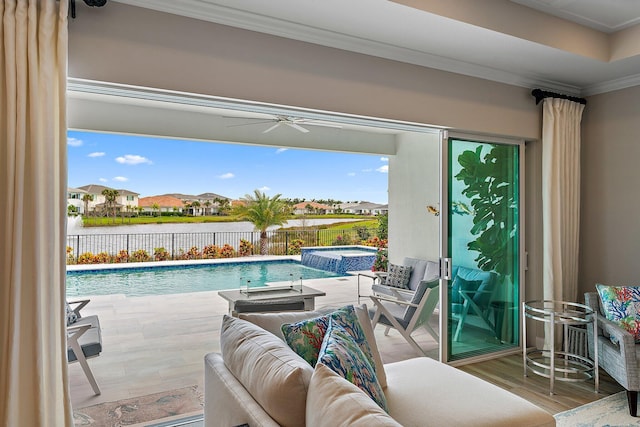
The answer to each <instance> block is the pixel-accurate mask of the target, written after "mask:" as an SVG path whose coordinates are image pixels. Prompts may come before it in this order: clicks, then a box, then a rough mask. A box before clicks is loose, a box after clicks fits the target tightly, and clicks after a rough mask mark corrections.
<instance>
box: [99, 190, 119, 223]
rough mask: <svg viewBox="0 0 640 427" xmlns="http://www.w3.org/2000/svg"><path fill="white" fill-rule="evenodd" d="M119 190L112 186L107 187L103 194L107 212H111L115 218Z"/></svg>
mask: <svg viewBox="0 0 640 427" xmlns="http://www.w3.org/2000/svg"><path fill="white" fill-rule="evenodd" d="M119 194H120V193H118V190H114V189H112V188H105V189H104V190H102V195H103V196H104V208H105V211H106V212H107V215H108V214H109V212H111V215H112V216H113V218H114V219H115V217H116V199H117V198H118V195H119Z"/></svg>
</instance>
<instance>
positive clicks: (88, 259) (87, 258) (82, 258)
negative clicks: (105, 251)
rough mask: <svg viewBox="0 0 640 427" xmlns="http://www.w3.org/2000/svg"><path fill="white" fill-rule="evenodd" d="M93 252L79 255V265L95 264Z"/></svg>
mask: <svg viewBox="0 0 640 427" xmlns="http://www.w3.org/2000/svg"><path fill="white" fill-rule="evenodd" d="M94 259H95V257H94V256H93V253H92V252H84V253H81V254H80V255H78V264H95V262H94Z"/></svg>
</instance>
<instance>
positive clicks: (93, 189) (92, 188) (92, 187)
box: [79, 184, 139, 212]
mask: <svg viewBox="0 0 640 427" xmlns="http://www.w3.org/2000/svg"><path fill="white" fill-rule="evenodd" d="M79 189H80V190H83V191H86V192H87V193H88V194H91V196H93V200H91V201H90V202H89V212H92V211H101V210H102V209H103V208H104V202H105V197H104V196H103V195H102V192H103V191H104V190H116V191H117V192H118V197H116V208H117V209H118V210H119V211H122V212H124V211H131V210H133V209H136V208H137V207H138V196H139V193H135V192H133V191H130V190H125V189H122V188H118V189H116V188H111V187H105V186H104V185H98V184H89V185H83V186H82V187H79Z"/></svg>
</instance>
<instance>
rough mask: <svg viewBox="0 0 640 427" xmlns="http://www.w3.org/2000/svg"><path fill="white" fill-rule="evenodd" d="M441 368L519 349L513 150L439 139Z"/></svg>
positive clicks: (516, 150) (516, 154) (516, 163)
mask: <svg viewBox="0 0 640 427" xmlns="http://www.w3.org/2000/svg"><path fill="white" fill-rule="evenodd" d="M446 144H447V150H446V152H447V157H448V161H447V180H448V185H447V187H448V189H447V195H448V200H447V203H446V205H447V215H446V220H445V221H443V224H445V230H446V231H447V234H446V242H445V243H446V244H445V245H444V247H445V248H446V255H445V258H448V260H447V261H448V263H447V264H448V265H449V267H448V268H447V270H448V271H447V273H448V274H447V275H446V277H447V278H448V279H449V280H444V283H445V284H446V285H447V286H446V287H443V288H444V289H446V296H443V301H446V304H447V309H446V310H444V312H445V313H446V322H447V324H446V330H447V333H446V340H447V343H446V349H447V351H446V355H443V356H445V357H446V359H447V361H455V360H461V359H467V358H471V357H475V356H480V355H485V354H488V353H493V352H502V351H505V350H509V349H513V348H517V347H518V346H519V340H520V337H519V330H520V329H519V327H518V325H519V310H518V306H519V300H520V280H521V276H520V217H519V212H520V173H519V168H520V150H521V145H518V144H515V145H512V144H502V143H487V142H479V141H472V140H465V139H461V138H460V139H459V138H452V137H449V138H447V141H446Z"/></svg>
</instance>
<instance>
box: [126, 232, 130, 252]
mask: <svg viewBox="0 0 640 427" xmlns="http://www.w3.org/2000/svg"><path fill="white" fill-rule="evenodd" d="M129 236H130V235H129V234H127V253H129Z"/></svg>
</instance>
